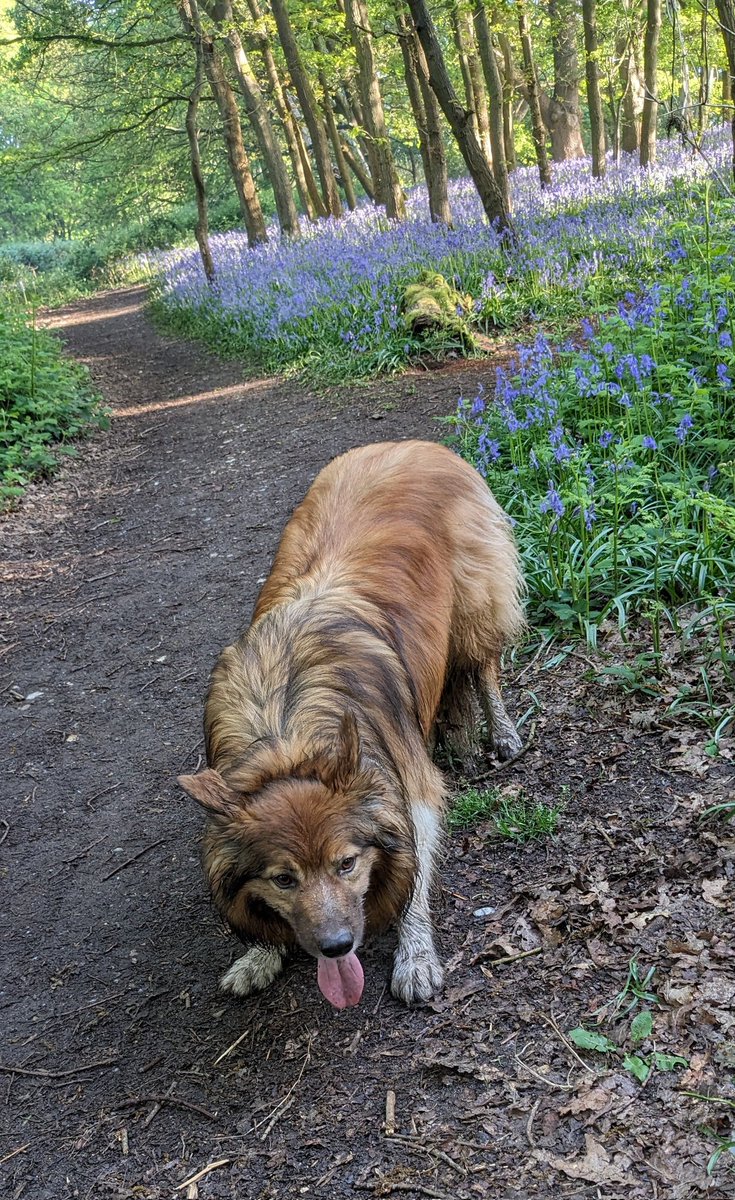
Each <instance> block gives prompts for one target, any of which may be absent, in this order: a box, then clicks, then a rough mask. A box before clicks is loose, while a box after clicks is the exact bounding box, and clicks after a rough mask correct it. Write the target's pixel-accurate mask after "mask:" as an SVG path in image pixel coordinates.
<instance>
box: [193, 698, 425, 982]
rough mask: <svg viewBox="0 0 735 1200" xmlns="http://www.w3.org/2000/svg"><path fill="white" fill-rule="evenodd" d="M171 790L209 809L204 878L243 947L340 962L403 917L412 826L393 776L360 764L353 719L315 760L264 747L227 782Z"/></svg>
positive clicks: (211, 775) (210, 774) (202, 781)
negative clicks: (368, 935) (256, 945)
mask: <svg viewBox="0 0 735 1200" xmlns="http://www.w3.org/2000/svg"><path fill="white" fill-rule="evenodd" d="M179 782H180V783H181V785H182V787H183V788H184V789H185V791H187V792H188V793H189V794H190V795H191V796H193V797H194V799H195V800H197V801H198V802H199V803H200V804H201V805H203V807H204V808H205V809H206V810H207V812H208V816H209V821H208V825H207V831H206V834H205V839H204V852H203V860H204V867H205V871H206V873H207V876H208V879H209V884H210V888H211V891H212V895H213V898H214V900H215V903H216V904H217V907H218V908H219V910H220V912H221V913H222V915H223V916H224V917H225V918H226V920H227V921H228V923H229V924H230V925H231V926H232V928H233V929H234V931H235V932H236V933H237V934H238V935H239V936H240V938H241V939H242V940H243V941H245V942H249V941H255V942H264V943H266V944H268V943H270V944H283V945H286V946H288V945H293V944H294V943H296V944H298V945H299V946H301V947H302V948H303V949H304V950H306V951H307V953H309V954H311V955H313V956H314V957H316V958H320V959H321V958H324V957H327V958H342V957H343V956H345V955H348V954H350V953H351V952H352V951H354V950H355V949H357V947H358V946H359V945H360V943H361V941H362V939H363V936H364V934H365V932H366V929H375V928H380V927H384V926H385V925H387V924H389V923H390V922H391V921H393V920H395V919H396V918H397V917H398V916H399V915H400V913H401V912H402V911H403V909H404V908H405V906H406V904H407V902H408V900H409V898H410V895H411V890H412V888H413V884H414V878H415V870H416V864H415V854H414V847H413V837H412V830H411V824H410V821H409V820H408V818H407V814H406V808H405V804H404V802H403V800H402V798H401V796H400V794H399V793H398V791H397V788H396V785H395V783H394V781H393V780H392V779H391V777H390V775H389V774H388V773H387V772H385V771H382V770H381V769H380V768H378V767H376V766H373V765H365V764H363V763H362V762H361V752H360V742H359V737H358V732H357V728H356V725H355V722H354V720H353V719H352V718H351V717H350V716H346V717H345V718H344V719H343V720H342V723H341V725H340V728H339V732H338V734H337V736H336V739H335V740H334V741H333V742H332V743H331V744H327V745H326V746H322V747H320V748H319V749H318V750H316V751H313V750H312V751H311V752H309V753H303V754H295V753H294V747H293V746H292V747H290V748H288V749H287V748H286V747H284V746H283V745H282V744H280V743H277V742H274V743H261V744H259V745H258V746H257V747H255V748H254V749H253V750H252V752H251V753H250V754H248V756H247V757H246V759H245V760H243V761H242V762H239V763H237V764H235V765H234V766H233V768H232V769H230V770H228V771H227V772H226V778H225V777H223V776H222V775H220V774H219V773H218V772H217V771H215V770H211V769H209V770H205V771H202V772H200V773H199V774H198V775H189V776H182V777H181V778H180V780H179Z"/></svg>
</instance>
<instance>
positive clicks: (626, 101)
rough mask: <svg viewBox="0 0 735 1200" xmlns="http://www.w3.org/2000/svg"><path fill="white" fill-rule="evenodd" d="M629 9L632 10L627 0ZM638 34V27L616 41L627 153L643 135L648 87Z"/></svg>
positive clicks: (622, 139) (634, 149)
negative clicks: (643, 73) (643, 77)
mask: <svg viewBox="0 0 735 1200" xmlns="http://www.w3.org/2000/svg"><path fill="white" fill-rule="evenodd" d="M625 9H626V12H628V11H630V9H629V5H628V3H626V5H625ZM639 40H640V39H639V35H638V34H637V33H636V32H635V31H631V32H629V33H627V34H625V35H624V36H623V37H620V38H618V39H617V41H616V43H615V54H616V55H617V57H618V59H619V62H620V67H619V76H620V86H621V87H622V89H623V96H622V112H621V117H620V144H621V149H622V150H623V152H624V153H625V154H637V153H638V151H639V148H640V138H641V114H642V112H643V98H644V96H645V88H644V87H643V83H642V82H641V74H640V69H639V58H638V54H639V49H638V45H639Z"/></svg>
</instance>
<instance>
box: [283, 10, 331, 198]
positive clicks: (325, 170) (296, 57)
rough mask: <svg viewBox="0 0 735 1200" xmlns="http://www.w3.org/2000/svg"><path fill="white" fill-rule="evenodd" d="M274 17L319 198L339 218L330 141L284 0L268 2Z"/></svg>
mask: <svg viewBox="0 0 735 1200" xmlns="http://www.w3.org/2000/svg"><path fill="white" fill-rule="evenodd" d="M270 4H271V9H272V10H273V16H274V17H275V19H276V27H277V29H278V37H279V40H280V43H281V46H282V47H283V53H284V55H285V57H286V63H287V64H288V69H289V72H290V74H291V81H292V83H293V85H294V88H295V89H296V95H297V96H298V98H299V105H300V107H301V111H302V113H303V115H304V120H305V121H306V127H307V129H308V130H309V134H310V136H311V145H312V149H313V151H314V157H315V159H316V168H317V171H318V173H319V179H320V182H321V185H322V195H323V197H324V203H325V205H326V208H327V211H328V213H329V215H330V216H332V217H341V216H342V204H341V201H340V198H339V192H338V191H337V182H336V180H335V178H334V171H333V169H332V160H331V158H330V157H329V140H328V138H327V134H326V130H325V128H324V123H323V121H322V119H321V117H320V115H319V108H318V105H317V102H316V96H315V95H314V89H313V88H312V86H311V83H310V82H309V76H308V74H307V72H306V70H305V68H304V64H303V61H302V59H301V55H300V53H299V48H298V46H297V44H296V38H295V37H294V32H293V29H292V27H291V18H290V17H289V15H288V8H287V7H286V0H270Z"/></svg>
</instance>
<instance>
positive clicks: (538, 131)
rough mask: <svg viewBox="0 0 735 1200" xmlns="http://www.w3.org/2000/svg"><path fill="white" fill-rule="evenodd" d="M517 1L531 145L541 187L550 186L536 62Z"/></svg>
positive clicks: (524, 11) (528, 30) (527, 29)
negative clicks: (529, 114)
mask: <svg viewBox="0 0 735 1200" xmlns="http://www.w3.org/2000/svg"><path fill="white" fill-rule="evenodd" d="M517 3H518V32H519V34H520V38H521V50H522V52H523V73H524V75H525V77H526V95H527V98H528V107H529V109H530V110H531V132H532V135H533V145H534V149H535V151H536V162H537V163H538V173H539V177H540V179H541V187H542V188H543V187H551V167H550V166H549V156H548V154H547V153H546V126H545V125H544V122H543V118H542V116H541V100H540V95H539V91H540V89H539V85H538V77H537V75H536V63H535V62H534V58H533V42H532V41H531V30H530V29H529V26H528V17H527V16H526V10H525V8H524V7H523V0H517Z"/></svg>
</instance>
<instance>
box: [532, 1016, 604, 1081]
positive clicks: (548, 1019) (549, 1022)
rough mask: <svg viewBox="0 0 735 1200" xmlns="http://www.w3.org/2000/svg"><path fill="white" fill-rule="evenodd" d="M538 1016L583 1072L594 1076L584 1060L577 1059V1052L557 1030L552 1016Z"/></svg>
mask: <svg viewBox="0 0 735 1200" xmlns="http://www.w3.org/2000/svg"><path fill="white" fill-rule="evenodd" d="M539 1016H540V1018H541V1020H542V1021H545V1022H546V1024H547V1025H550V1026H551V1028H552V1029H553V1030H554V1033H555V1034H556V1036H557V1037H558V1038H559V1040H560V1041H561V1042H563V1043H564V1045H565V1046H566V1048H567V1050H568V1051H569V1053H570V1054H571V1055H572V1056H573V1058H576V1060H577V1062H578V1063H579V1065H580V1067H584V1069H585V1071H589V1073H590V1075H594V1074H595V1072H594V1071H593V1069H592V1067H591V1066H589V1064H588V1063H586V1062H585V1061H584V1059H583V1058H580V1057H579V1055H578V1054H577V1051H576V1050H575V1049H574V1046H573V1045H572V1043H571V1042H570V1041H569V1038H567V1037H566V1036H565V1035H564V1034H563V1033H562V1031H561V1029H560V1028H559V1026H558V1024H557V1023H556V1021H555V1020H554V1017H553V1014H551V1013H549V1015H548V1017H547V1016H546V1014H545V1013H542V1012H540V1013H539Z"/></svg>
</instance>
